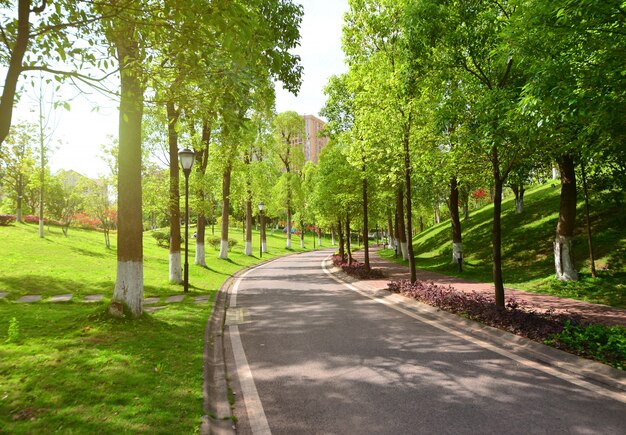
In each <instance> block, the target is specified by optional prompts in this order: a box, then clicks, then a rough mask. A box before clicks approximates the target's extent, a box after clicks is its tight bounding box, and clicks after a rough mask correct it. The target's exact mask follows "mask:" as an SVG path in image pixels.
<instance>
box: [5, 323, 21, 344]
mask: <svg viewBox="0 0 626 435" xmlns="http://www.w3.org/2000/svg"><path fill="white" fill-rule="evenodd" d="M19 339H20V324H19V322H18V321H17V319H16V318H15V317H11V320H10V321H9V330H8V332H7V339H6V341H5V342H6V343H17V342H18V340H19Z"/></svg>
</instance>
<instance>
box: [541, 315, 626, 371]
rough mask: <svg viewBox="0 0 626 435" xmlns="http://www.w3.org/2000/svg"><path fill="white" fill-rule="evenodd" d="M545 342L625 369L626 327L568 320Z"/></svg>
mask: <svg viewBox="0 0 626 435" xmlns="http://www.w3.org/2000/svg"><path fill="white" fill-rule="evenodd" d="M545 343H546V344H548V345H550V346H554V347H557V348H559V349H563V350H566V351H568V352H572V353H575V354H577V355H580V356H584V357H589V358H593V359H596V360H598V361H602V362H603V363H605V364H609V365H612V366H613V367H615V368H617V369H620V370H626V328H624V327H623V326H604V325H584V326H581V325H573V324H572V323H571V322H569V321H568V322H566V324H565V328H564V329H563V331H562V332H561V333H559V334H555V335H553V336H552V337H550V338H549V339H547V340H545Z"/></svg>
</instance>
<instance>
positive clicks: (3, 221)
mask: <svg viewBox="0 0 626 435" xmlns="http://www.w3.org/2000/svg"><path fill="white" fill-rule="evenodd" d="M12 222H15V216H12V215H10V214H0V226H3V227H6V226H8V225H9V224H11V223H12Z"/></svg>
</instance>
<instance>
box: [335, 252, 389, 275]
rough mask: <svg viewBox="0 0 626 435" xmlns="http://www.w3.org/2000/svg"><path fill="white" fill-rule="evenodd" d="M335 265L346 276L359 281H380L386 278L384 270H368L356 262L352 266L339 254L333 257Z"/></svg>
mask: <svg viewBox="0 0 626 435" xmlns="http://www.w3.org/2000/svg"><path fill="white" fill-rule="evenodd" d="M333 264H334V265H335V266H337V267H340V268H341V270H343V271H344V272H345V273H346V274H348V275H350V276H353V277H355V278H358V279H380V278H384V276H385V275H384V274H383V271H382V270H380V269H372V268H370V270H367V269H366V268H365V264H363V263H359V262H358V261H355V260H353V261H352V264H348V262H347V261H346V259H345V258H342V257H341V255H339V254H335V255H333Z"/></svg>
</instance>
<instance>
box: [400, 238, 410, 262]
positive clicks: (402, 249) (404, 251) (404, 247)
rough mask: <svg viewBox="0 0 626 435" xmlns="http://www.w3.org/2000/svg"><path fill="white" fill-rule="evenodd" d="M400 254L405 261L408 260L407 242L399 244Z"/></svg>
mask: <svg viewBox="0 0 626 435" xmlns="http://www.w3.org/2000/svg"><path fill="white" fill-rule="evenodd" d="M400 252H402V258H403V259H405V260H408V259H409V244H408V242H402V243H400Z"/></svg>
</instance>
